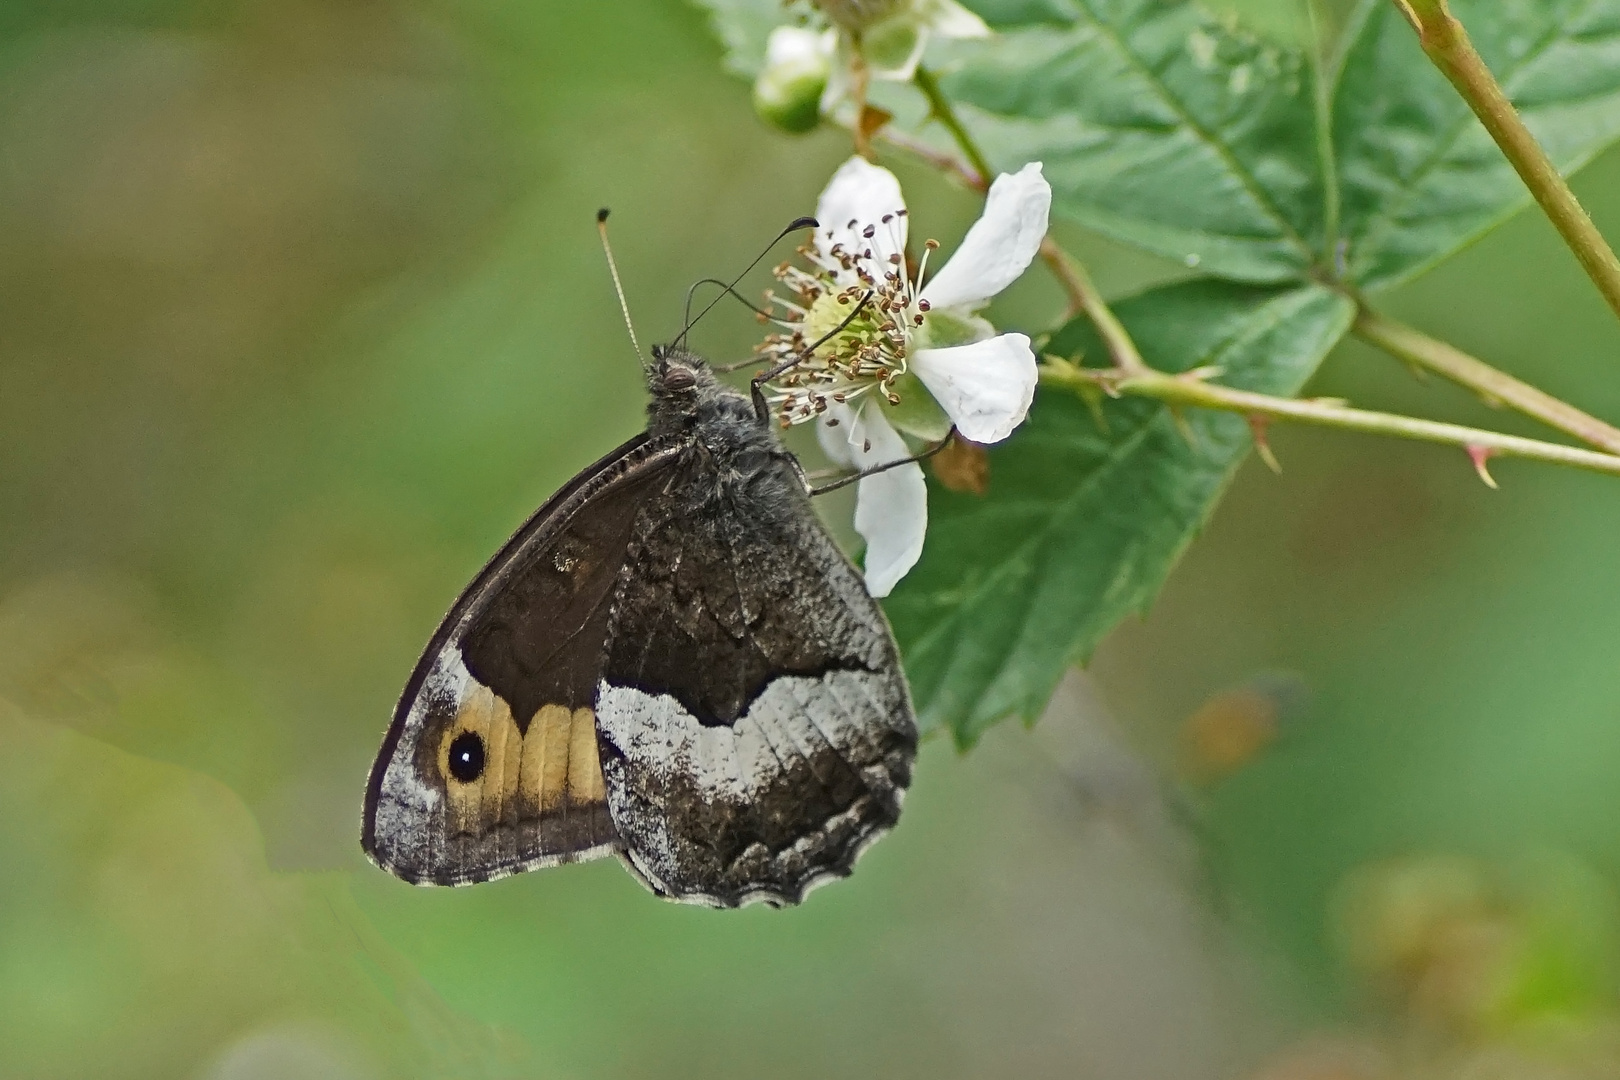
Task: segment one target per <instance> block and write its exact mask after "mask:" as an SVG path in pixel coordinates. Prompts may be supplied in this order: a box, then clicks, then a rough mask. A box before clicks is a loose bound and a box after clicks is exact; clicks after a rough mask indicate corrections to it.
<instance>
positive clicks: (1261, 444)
mask: <svg viewBox="0 0 1620 1080" xmlns="http://www.w3.org/2000/svg"><path fill="white" fill-rule="evenodd" d="M1248 421H1249V431H1251V432H1252V433H1253V434H1254V452H1255V453H1256V454H1259V455H1260V460H1261V461H1263V462H1265V463H1266V468H1268V469H1270V470H1271V471H1272V472H1274V473H1276V474H1277V475H1278V476H1281V475H1282V463H1281V462H1279V461H1278V460H1277V455H1276V454H1274V453H1272V452H1271V440H1269V439H1267V438H1266V429H1267V428H1268V427H1270V426H1271V419H1270V418H1269V417H1265V416H1261V415H1260V414H1259V413H1250V414H1249V416H1248Z"/></svg>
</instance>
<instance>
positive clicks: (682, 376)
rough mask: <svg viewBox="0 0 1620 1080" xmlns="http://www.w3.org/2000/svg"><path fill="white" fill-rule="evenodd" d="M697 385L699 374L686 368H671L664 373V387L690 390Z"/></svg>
mask: <svg viewBox="0 0 1620 1080" xmlns="http://www.w3.org/2000/svg"><path fill="white" fill-rule="evenodd" d="M695 385H697V376H696V375H693V374H692V372H691V371H689V370H688V369H686V368H679V367H678V368H670V369H669V371H667V372H665V374H664V389H666V390H690V389H692V387H693V386H695Z"/></svg>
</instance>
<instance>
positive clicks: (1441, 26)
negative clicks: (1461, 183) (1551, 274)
mask: <svg viewBox="0 0 1620 1080" xmlns="http://www.w3.org/2000/svg"><path fill="white" fill-rule="evenodd" d="M1395 4H1396V6H1397V7H1399V8H1400V10H1401V13H1402V14H1403V15H1405V16H1406V19H1407V21H1408V22H1410V23H1411V24H1412V27H1413V29H1415V30H1416V31H1417V33H1418V41H1419V43H1420V44H1421V45H1422V46H1423V51H1424V52H1425V53H1426V54H1427V55H1428V57H1429V59H1430V60H1432V61H1433V62H1434V65H1435V67H1437V68H1439V69H1440V71H1441V73H1442V74H1444V75H1445V77H1446V78H1447V79H1450V80H1451V84H1452V85H1453V86H1455V87H1456V88H1457V92H1458V93H1459V94H1461V95H1462V98H1463V100H1464V101H1466V102H1467V103H1468V107H1469V108H1471V109H1473V110H1474V114H1475V115H1476V116H1478V117H1479V120H1480V123H1482V124H1484V125H1485V130H1486V131H1488V132H1490V135H1491V138H1493V139H1495V140H1496V144H1497V145H1498V146H1500V147H1501V148H1502V152H1503V153H1504V154H1506V155H1507V159H1508V161H1509V162H1511V163H1512V165H1513V168H1514V169H1515V170H1516V171H1517V172H1518V174H1519V176H1520V178H1521V179H1523V180H1524V183H1525V186H1526V187H1528V188H1529V189H1530V193H1531V194H1532V195H1534V196H1535V198H1536V202H1538V203H1540V204H1541V208H1542V210H1544V211H1546V214H1547V217H1549V218H1550V219H1552V223H1553V225H1554V227H1555V228H1557V229H1558V232H1559V234H1560V235H1562V236H1563V238H1564V242H1565V243H1566V244H1568V245H1569V248H1570V250H1571V251H1573V252H1574V253H1575V258H1576V259H1578V260H1580V264H1581V267H1582V268H1583V269H1584V270H1585V271H1586V274H1587V276H1588V277H1590V278H1591V279H1592V283H1593V284H1594V285H1596V286H1597V287H1598V291H1599V292H1601V293H1602V294H1603V298H1604V299H1605V300H1607V301H1608V303H1609V307H1610V308H1612V309H1613V310H1614V313H1615V314H1616V315H1620V259H1616V258H1615V255H1614V250H1613V249H1612V248H1610V247H1609V245H1608V244H1607V243H1606V242H1605V241H1604V239H1603V234H1602V233H1600V232H1598V230H1597V226H1596V225H1593V224H1592V219H1591V218H1590V217H1589V216H1587V213H1586V211H1585V210H1584V209H1582V207H1581V204H1580V202H1579V201H1578V200H1577V199H1576V198H1575V193H1574V192H1572V191H1571V190H1570V189H1569V185H1568V184H1567V183H1565V182H1564V178H1563V177H1562V176H1560V175H1559V173H1558V169H1557V168H1556V167H1555V166H1554V165H1553V163H1552V161H1551V159H1549V158H1548V157H1547V153H1546V151H1544V150H1543V149H1542V148H1541V145H1540V144H1539V143H1537V142H1536V139H1535V136H1533V135H1531V134H1530V129H1529V128H1527V127H1525V125H1524V121H1523V120H1522V119H1520V117H1519V114H1518V112H1517V111H1516V110H1515V109H1514V108H1513V104H1512V102H1510V101H1509V100H1508V98H1507V95H1506V94H1505V93H1503V92H1502V87H1501V85H1500V84H1499V83H1497V81H1496V78H1495V77H1494V76H1493V75H1492V74H1491V72H1490V69H1489V68H1487V67H1486V66H1485V61H1483V60H1482V59H1480V56H1479V53H1478V52H1476V51H1475V49H1474V45H1473V42H1471V41H1470V40H1469V39H1468V31H1467V30H1465V29H1464V28H1463V25H1462V23H1460V22H1458V21H1457V18H1456V17H1455V16H1454V15H1452V14H1451V10H1450V8H1449V7H1448V6H1447V3H1446V0H1395Z"/></svg>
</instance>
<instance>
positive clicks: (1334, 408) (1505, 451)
mask: <svg viewBox="0 0 1620 1080" xmlns="http://www.w3.org/2000/svg"><path fill="white" fill-rule="evenodd" d="M1395 2H1396V3H1397V4H1398V5H1400V6H1401V7H1402V9H1403V10H1405V11H1407V13H1408V17H1409V18H1412V19H1413V23H1414V25H1416V26H1418V27H1419V30H1420V33H1421V32H1422V23H1421V22H1419V21H1418V20H1417V19H1416V17H1414V16H1413V14H1412V7H1411V5H1417V6H1419V7H1422V8H1424V9H1425V11H1427V10H1429V9H1431V8H1432V9H1435V10H1439V11H1441V12H1444V10H1445V9H1444V3H1445V0H1395ZM1446 17H1447V18H1448V19H1449V18H1450V16H1449V13H1448V14H1447V15H1446ZM1452 23H1453V24H1454V25H1455V20H1452ZM1456 29H1457V33H1458V34H1459V35H1461V32H1462V28H1461V26H1460V25H1458V26H1457V27H1456ZM1462 41H1463V43H1464V47H1465V48H1466V50H1467V53H1468V54H1469V55H1471V56H1473V59H1474V62H1475V64H1476V65H1477V68H1478V70H1479V71H1480V72H1483V74H1484V79H1485V82H1486V83H1487V85H1488V86H1489V87H1490V88H1491V89H1492V90H1494V91H1495V94H1496V96H1497V97H1498V98H1501V99H1502V107H1503V109H1504V110H1505V112H1506V115H1507V116H1508V117H1509V118H1510V119H1511V122H1512V123H1513V124H1514V125H1517V127H1518V129H1519V130H1520V131H1523V130H1524V129H1523V124H1522V123H1521V122H1520V121H1519V119H1518V115H1517V114H1516V113H1514V112H1513V109H1512V106H1511V105H1508V104H1506V100H1505V98H1502V94H1501V90H1500V88H1498V87H1497V86H1496V83H1495V81H1494V80H1492V79H1491V76H1490V73H1489V72H1488V71H1486V70H1485V67H1484V65H1483V63H1480V62H1479V59H1478V56H1477V54H1474V53H1473V49H1472V46H1469V45H1467V39H1466V36H1463V37H1462ZM1427 48H1428V46H1427V45H1425V49H1427ZM1431 55H1432V54H1431ZM1437 62H1438V61H1437ZM1453 81H1454V82H1455V81H1456V80H1455V79H1454V80H1453ZM916 85H917V88H918V89H919V90H920V91H921V92H922V93H923V95H924V96H925V97H926V98H927V99H928V103H929V106H930V108H931V110H932V113H933V116H934V118H935V119H938V120H939V121H940V122H941V123H942V124H943V125H944V126H945V127H946V129H947V130H949V131H950V133H951V136H952V138H953V139H954V140H955V141H956V144H957V147H958V148H959V149H960V150H961V152H962V154H963V156H964V157H966V158H967V161H963V160H961V159H960V158H957V157H955V156H954V155H952V154H950V153H946V152H943V151H940V150H936V149H934V148H933V147H932V146H929V145H928V144H927V143H925V142H923V141H922V140H920V139H917V138H914V137H913V136H910V135H906V134H904V133H902V132H898V131H895V130H893V129H891V128H889V127H884V128H882V129H881V130H880V131H879V132H878V138H880V139H882V140H884V141H885V142H886V143H888V144H889V145H891V146H894V147H895V148H896V149H900V150H904V151H906V152H907V153H910V154H912V155H913V156H915V157H917V158H919V159H921V160H923V161H926V162H928V163H929V164H930V165H932V166H933V167H934V168H936V169H938V170H939V171H941V172H944V173H947V174H949V175H952V176H954V177H956V178H957V180H959V181H960V182H961V183H963V184H964V185H966V186H967V187H969V188H971V189H972V190H974V191H978V192H980V193H981V194H982V193H984V192H986V191H988V190H989V176H990V167H989V163H988V162H987V161H986V160H985V157H984V154H983V153H982V152H981V151H980V150H979V148H978V146H977V145H976V144H975V143H974V141H973V138H972V136H971V135H969V134H968V132H967V129H966V128H965V127H963V125H962V123H961V120H960V119H959V118H958V117H957V115H956V112H955V110H954V109H953V108H952V107H951V103H950V99H948V98H947V97H945V95H944V93H943V92H942V91H941V90H940V87H939V83H938V82H937V81H936V80H935V79H934V77H933V75H932V74H931V73H930V72H928V71H927V70H926V69H924V68H921V67H919V68H918V69H917V76H916ZM1461 88H1462V87H1461V86H1459V89H1461ZM1464 97H1467V98H1468V100H1469V101H1470V103H1473V101H1474V98H1472V97H1469V92H1468V91H1466V90H1465V91H1464ZM1476 111H1480V110H1479V107H1477V106H1476ZM1481 119H1485V117H1484V114H1483V113H1481ZM1486 127H1487V128H1488V129H1490V130H1491V131H1492V134H1493V135H1494V134H1496V130H1495V129H1494V128H1492V127H1491V122H1490V121H1487V122H1486ZM1524 137H1525V140H1526V141H1527V142H1528V143H1529V145H1530V147H1531V148H1532V149H1533V150H1534V152H1535V153H1536V154H1537V155H1540V156H1541V160H1542V161H1543V162H1544V163H1545V162H1546V159H1545V155H1542V154H1541V150H1540V147H1539V146H1536V144H1535V142H1534V140H1533V139H1531V138H1530V137H1529V135H1528V132H1525V133H1524ZM1497 141H1498V142H1499V143H1503V149H1504V150H1508V146H1507V144H1506V143H1505V142H1503V139H1502V138H1501V137H1498V139H1497ZM1508 156H1509V157H1510V158H1511V159H1513V161H1514V165H1515V167H1516V168H1519V171H1520V174H1521V175H1524V174H1525V170H1524V168H1523V167H1521V166H1520V162H1519V159H1518V158H1516V157H1514V153H1513V151H1511V150H1508ZM1546 168H1547V171H1548V172H1549V174H1550V176H1551V178H1552V182H1553V183H1555V184H1556V185H1557V187H1558V188H1559V189H1560V190H1562V191H1563V192H1564V193H1565V195H1567V196H1568V200H1569V204H1570V205H1572V206H1573V207H1574V209H1575V211H1576V213H1578V214H1579V216H1580V220H1582V221H1584V222H1585V223H1586V225H1587V227H1588V229H1589V230H1590V231H1591V234H1592V236H1593V237H1595V238H1596V241H1597V245H1598V249H1597V250H1600V251H1601V252H1602V253H1604V254H1606V255H1607V258H1608V260H1609V262H1610V263H1613V261H1614V256H1613V254H1612V253H1611V252H1609V249H1608V247H1607V245H1605V244H1604V243H1603V241H1602V237H1601V236H1598V235H1597V231H1596V229H1595V228H1592V227H1591V221H1590V219H1588V218H1586V216H1585V213H1584V211H1581V210H1580V207H1579V204H1577V203H1575V201H1574V196H1573V195H1570V194H1569V189H1568V188H1567V187H1566V186H1564V184H1563V179H1562V177H1560V176H1559V175H1558V172H1557V170H1556V169H1553V168H1552V167H1551V164H1550V163H1546ZM1525 179H1526V182H1527V183H1529V184H1530V187H1531V190H1532V191H1535V192H1537V198H1538V199H1540V198H1541V194H1540V192H1539V190H1538V189H1537V186H1536V184H1535V183H1532V182H1531V181H1530V177H1528V176H1526V177H1525ZM1543 205H1544V206H1545V205H1546V202H1545V201H1543ZM1548 213H1549V214H1553V211H1552V210H1551V208H1549V209H1548ZM1553 217H1554V221H1555V223H1556V222H1557V221H1558V220H1559V218H1558V217H1557V215H1553ZM1567 235H1568V234H1566V237H1567ZM1571 246H1572V247H1575V250H1576V254H1577V255H1580V253H1581V251H1582V248H1581V247H1579V246H1577V245H1576V244H1575V243H1574V242H1573V241H1571ZM1040 253H1041V257H1042V258H1043V259H1044V260H1045V261H1046V263H1047V265H1048V266H1049V267H1050V268H1051V269H1052V272H1053V273H1054V274H1055V275H1056V276H1057V278H1058V281H1059V283H1060V284H1061V285H1062V286H1063V289H1064V292H1065V293H1066V294H1067V296H1068V299H1069V305H1070V311H1069V315H1070V317H1072V316H1074V315H1076V314H1079V313H1081V312H1084V313H1085V314H1087V315H1088V316H1090V318H1091V321H1092V323H1093V324H1094V325H1096V327H1097V330H1098V333H1099V334H1100V335H1101V336H1102V338H1103V340H1104V342H1105V343H1106V345H1107V347H1108V351H1109V354H1110V357H1111V358H1112V360H1113V362H1114V367H1113V369H1112V370H1095V369H1093V370H1087V369H1084V368H1079V367H1076V366H1075V365H1073V364H1071V363H1069V362H1067V361H1063V360H1050V359H1049V360H1048V361H1047V363H1045V364H1043V365H1042V368H1041V381H1042V382H1043V383H1045V384H1047V385H1055V386H1062V387H1067V388H1069V389H1073V390H1076V391H1081V392H1084V393H1090V394H1095V393H1096V392H1097V391H1098V390H1102V391H1103V392H1106V393H1109V394H1115V395H1119V394H1134V395H1137V396H1139V397H1150V398H1155V399H1157V400H1160V401H1164V402H1166V403H1169V404H1183V405H1194V406H1200V407H1203V408H1210V409H1218V410H1222V411H1226V412H1235V413H1241V414H1243V415H1244V416H1245V417H1247V418H1248V420H1249V422H1250V423H1251V424H1255V425H1258V424H1261V423H1264V422H1265V421H1268V420H1272V419H1280V420H1292V421H1296V422H1299V423H1313V424H1319V425H1322V426H1326V427H1336V428H1340V429H1342V430H1346V431H1359V432H1363V433H1365V434H1371V435H1390V436H1395V437H1398V438H1406V439H1417V440H1420V441H1425V442H1435V443H1441V444H1444V445H1450V446H1459V447H1462V448H1463V449H1464V450H1465V451H1467V453H1468V455H1469V456H1470V458H1472V459H1473V460H1474V465H1475V468H1476V469H1477V470H1478V471H1479V473H1480V476H1481V478H1482V479H1484V480H1485V481H1486V482H1487V483H1489V484H1491V486H1492V487H1494V486H1495V481H1493V480H1491V479H1490V474H1489V472H1487V471H1486V467H1485V463H1486V461H1487V460H1488V459H1489V458H1490V457H1492V456H1498V455H1499V456H1503V457H1521V458H1527V459H1530V460H1535V461H1545V462H1550V463H1553V464H1559V465H1570V466H1574V467H1575V468H1582V469H1588V470H1591V471H1593V472H1601V473H1609V474H1611V475H1617V476H1620V429H1615V428H1613V427H1610V426H1609V425H1608V424H1605V423H1604V422H1603V421H1601V420H1598V419H1597V418H1596V417H1593V416H1589V415H1587V414H1586V413H1584V412H1581V411H1580V410H1579V409H1577V408H1575V407H1574V406H1572V405H1568V404H1566V403H1565V402H1563V401H1560V400H1558V399H1557V398H1555V397H1552V396H1551V395H1550V394H1546V393H1544V392H1542V391H1540V390H1537V389H1536V388H1535V387H1533V386H1530V385H1529V384H1527V383H1523V382H1520V381H1519V380H1518V379H1515V378H1513V377H1512V376H1511V375H1508V374H1506V373H1504V372H1500V371H1497V370H1496V369H1495V368H1493V367H1491V366H1490V365H1488V364H1485V363H1484V362H1482V361H1480V360H1477V359H1475V358H1474V357H1472V356H1469V355H1468V354H1467V353H1464V352H1462V351H1461V350H1460V349H1456V348H1454V347H1452V346H1450V345H1448V344H1446V343H1445V342H1443V341H1438V340H1436V339H1434V338H1430V337H1428V336H1426V335H1424V334H1422V333H1419V332H1418V331H1417V330H1415V329H1412V328H1411V327H1408V326H1404V325H1403V324H1400V323H1397V322H1395V321H1393V320H1391V319H1387V318H1384V317H1383V316H1380V315H1378V314H1377V313H1376V312H1373V311H1371V310H1370V309H1368V308H1367V307H1366V306H1365V305H1362V304H1360V303H1359V301H1358V315H1357V319H1356V324H1355V330H1356V332H1357V333H1358V334H1360V335H1361V336H1362V337H1363V338H1365V339H1367V340H1368V341H1371V342H1373V343H1374V344H1377V345H1379V346H1380V347H1382V348H1384V349H1386V350H1387V351H1389V352H1390V353H1391V354H1393V355H1394V356H1396V357H1398V358H1400V359H1402V360H1406V361H1408V362H1409V363H1413V364H1417V365H1419V366H1421V367H1424V368H1427V369H1429V370H1431V371H1434V372H1436V373H1438V374H1441V375H1444V376H1446V377H1447V378H1449V379H1452V380H1454V381H1456V382H1458V383H1460V384H1461V385H1463V386H1466V387H1469V388H1471V389H1473V390H1475V391H1476V392H1478V393H1479V394H1481V395H1482V396H1484V397H1486V398H1487V399H1495V400H1498V401H1501V402H1502V403H1504V404H1506V405H1509V406H1511V407H1513V408H1514V409H1517V410H1518V411H1520V412H1522V413H1524V414H1525V415H1527V416H1530V417H1533V418H1535V419H1537V420H1541V421H1542V422H1544V423H1546V424H1549V425H1551V426H1552V427H1555V428H1557V429H1559V430H1561V431H1564V432H1566V433H1568V434H1570V435H1573V436H1575V437H1576V438H1579V439H1582V440H1585V441H1586V442H1589V443H1591V444H1592V445H1594V446H1598V447H1601V448H1603V449H1605V450H1609V451H1612V452H1611V453H1594V452H1593V451H1590V450H1582V449H1578V448H1576V447H1569V446H1561V445H1559V444H1557V443H1549V442H1541V441H1539V440H1536V439H1524V438H1519V437H1518V436H1514V435H1504V434H1501V433H1499V432H1494V431H1486V430H1484V429H1483V428H1470V427H1464V426H1462V425H1459V424H1445V423H1440V422H1437V421H1433V420H1421V419H1418V418H1416V417H1410V416H1400V415H1397V414H1394V413H1381V412H1371V411H1368V410H1365V409H1352V408H1349V407H1347V406H1344V405H1340V404H1337V403H1333V402H1326V401H1319V400H1318V401H1312V400H1303V399H1296V398H1279V397H1272V396H1269V395H1266V394H1254V393H1250V392H1248V391H1243V390H1233V389H1230V388H1227V387H1223V386H1218V385H1215V384H1212V383H1209V382H1206V381H1203V380H1202V379H1198V378H1193V377H1190V376H1187V375H1182V376H1175V375H1168V374H1165V373H1164V372H1161V371H1158V370H1155V369H1154V368H1152V367H1150V366H1148V364H1147V362H1146V361H1145V360H1143V358H1142V354H1141V352H1140V351H1139V350H1138V349H1137V347H1136V343H1135V342H1134V341H1133V340H1132V339H1131V336H1130V333H1129V331H1127V330H1126V329H1125V327H1124V326H1123V325H1122V324H1121V323H1120V322H1119V319H1118V318H1117V317H1116V316H1115V315H1114V313H1113V311H1112V310H1110V309H1109V307H1108V305H1107V303H1106V302H1105V301H1104V300H1103V299H1102V296H1101V295H1100V294H1099V293H1098V292H1097V289H1096V286H1095V285H1093V284H1092V281H1091V277H1090V275H1089V274H1087V273H1086V270H1085V268H1084V267H1083V266H1082V265H1081V264H1080V263H1079V261H1078V260H1076V259H1075V258H1074V257H1073V256H1071V255H1069V254H1068V252H1066V251H1064V250H1063V248H1062V247H1061V246H1060V245H1059V244H1058V243H1057V242H1056V241H1055V240H1053V239H1052V237H1051V236H1050V235H1048V236H1047V237H1045V238H1044V239H1043V240H1042V241H1041V251H1040ZM1582 262H1583V265H1584V264H1585V259H1584V258H1583V260H1582ZM1594 280H1596V278H1595V277H1594ZM1616 281H1617V282H1620V272H1617V274H1616ZM1601 287H1602V284H1601V282H1600V288H1601ZM1605 295H1608V293H1607V291H1606V292H1605Z"/></svg>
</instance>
